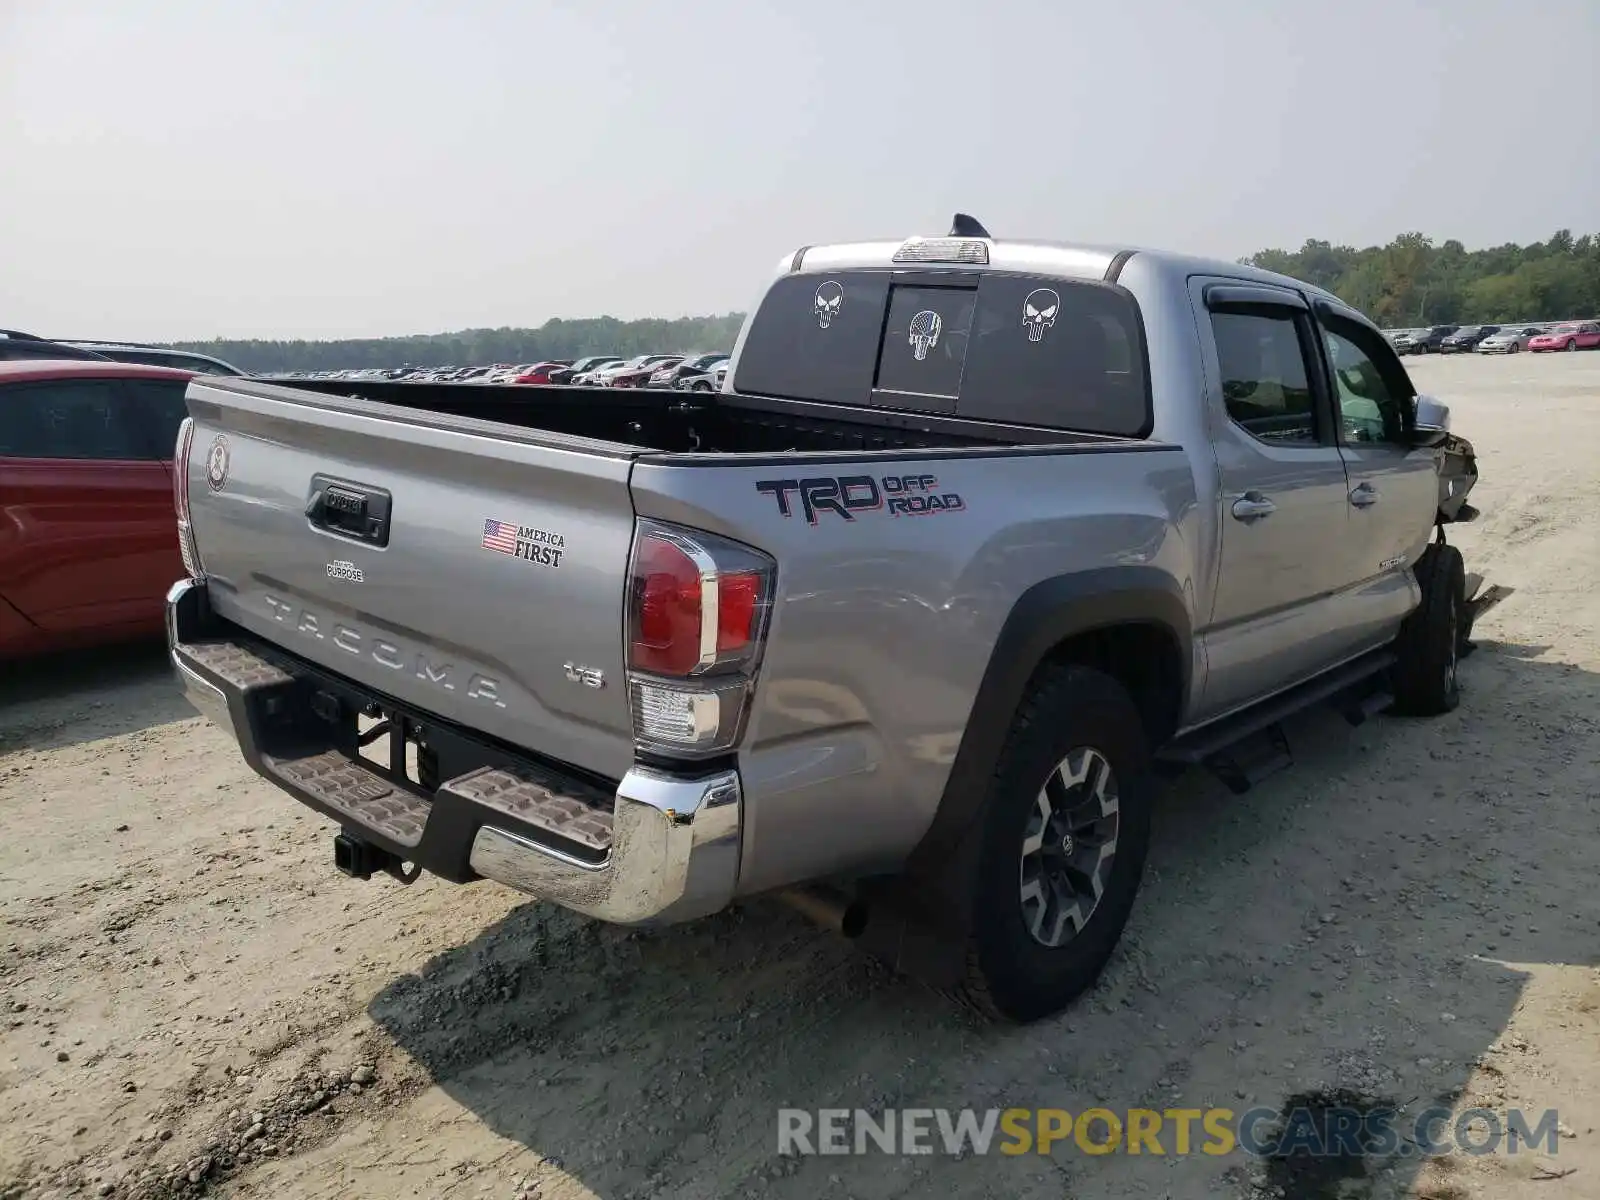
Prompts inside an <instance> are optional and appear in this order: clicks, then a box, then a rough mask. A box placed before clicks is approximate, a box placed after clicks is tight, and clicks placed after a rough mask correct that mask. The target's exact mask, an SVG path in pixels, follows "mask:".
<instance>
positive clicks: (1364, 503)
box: [1350, 483, 1382, 508]
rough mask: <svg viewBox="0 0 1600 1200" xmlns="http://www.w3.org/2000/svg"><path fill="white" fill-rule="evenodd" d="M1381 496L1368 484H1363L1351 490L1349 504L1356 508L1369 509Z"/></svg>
mask: <svg viewBox="0 0 1600 1200" xmlns="http://www.w3.org/2000/svg"><path fill="white" fill-rule="evenodd" d="M1381 495H1382V493H1381V492H1379V491H1378V489H1377V488H1375V487H1373V486H1372V485H1371V484H1370V483H1363V484H1360V485H1358V486H1357V487H1355V488H1353V489H1352V490H1351V492H1350V503H1351V504H1354V505H1355V506H1356V507H1357V508H1371V507H1372V506H1373V505H1374V504H1376V503H1377V502H1378V498H1379V496H1381Z"/></svg>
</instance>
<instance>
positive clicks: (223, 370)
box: [72, 342, 250, 375]
mask: <svg viewBox="0 0 1600 1200" xmlns="http://www.w3.org/2000/svg"><path fill="white" fill-rule="evenodd" d="M72 345H74V346H77V347H79V348H80V349H83V350H92V351H94V353H96V354H98V355H100V356H102V357H103V358H109V359H113V360H114V361H116V362H126V363H143V364H144V365H145V366H150V367H172V368H174V369H176V370H179V371H193V372H195V373H196V374H198V375H248V374H249V373H250V372H248V371H241V370H240V369H239V368H238V367H236V366H234V365H233V364H232V363H230V362H224V361H223V360H222V359H220V358H214V357H212V356H211V355H209V354H197V353H195V352H194V351H192V350H170V349H168V348H166V347H165V346H142V345H139V344H137V343H134V342H73V343H72Z"/></svg>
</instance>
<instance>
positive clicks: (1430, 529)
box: [168, 218, 1494, 1021]
mask: <svg viewBox="0 0 1600 1200" xmlns="http://www.w3.org/2000/svg"><path fill="white" fill-rule="evenodd" d="M974 230H976V232H974ZM808 256H814V257H810V258H809V259H808ZM241 286H248V284H247V283H245V282H242V283H241ZM1319 346H1325V347H1326V350H1327V352H1326V353H1322V352H1320V351H1319V349H1318V347H1319ZM730 370H731V377H732V388H731V390H729V391H727V392H724V393H723V394H722V395H721V397H720V398H719V402H718V403H717V404H716V405H715V406H701V405H688V404H682V403H676V402H675V398H674V397H673V396H672V395H671V394H653V393H650V392H645V391H634V392H624V391H621V390H618V389H599V388H597V389H594V390H592V391H590V392H587V393H585V394H583V395H581V396H574V397H572V399H573V401H574V402H573V403H566V404H552V405H528V406H515V407H514V408H513V409H512V410H511V411H508V410H507V409H506V407H505V406H504V405H503V404H501V403H500V402H499V398H498V397H492V396H486V395H483V394H482V393H478V394H477V395H480V396H483V406H482V408H481V410H475V406H474V399H475V397H474V394H473V393H471V391H470V389H450V388H430V387H427V386H425V385H424V386H404V385H394V384H388V383H382V382H379V383H373V384H362V385H360V386H359V387H357V388H355V389H352V388H351V386H350V385H349V384H344V383H316V382H306V383H302V384H298V385H296V386H294V387H291V388H284V387H280V386H269V385H265V384H260V383H255V382H252V381H249V380H225V379H217V378H212V377H204V378H198V379H196V380H195V381H194V382H193V383H192V384H191V385H190V391H189V405H190V409H191V413H192V416H191V419H190V421H189V422H187V423H186V424H185V427H184V432H183V434H182V435H181V438H180V445H181V446H182V447H183V448H184V449H183V453H182V456H181V462H180V464H179V468H178V470H179V476H180V479H181V480H183V481H185V483H186V488H185V489H183V490H182V491H181V495H182V496H183V497H184V500H183V502H182V504H181V506H180V513H179V529H180V536H181V537H183V538H184V540H185V543H186V545H187V547H188V561H189V563H190V577H189V578H187V579H185V580H182V581H180V582H179V583H178V584H177V585H176V586H175V587H174V588H173V590H172V592H171V594H170V613H171V618H170V621H169V626H168V628H169V630H170V632H171V639H172V653H173V658H174V662H175V663H176V664H177V667H178V670H179V672H180V674H181V676H182V678H183V679H184V680H185V683H186V687H187V689H188V691H189V694H190V695H191V696H192V697H193V698H194V700H195V703H196V704H197V706H199V707H201V708H202V710H203V711H205V712H206V713H207V714H209V715H210V716H211V718H212V719H213V720H215V721H217V722H218V723H219V724H220V725H221V727H222V728H223V729H224V730H227V731H228V732H230V733H231V734H232V735H233V736H234V738H235V739H236V740H237V743H238V745H239V746H240V748H241V751H242V752H243V754H244V756H245V758H246V760H247V761H248V762H249V764H250V765H251V767H252V768H253V769H254V770H256V771H257V772H259V773H260V774H261V775H262V776H263V777H264V778H266V779H267V780H269V781H270V782H272V783H273V784H275V785H276V786H278V787H280V788H282V789H283V790H284V791H286V792H287V793H289V795H290V796H292V797H293V798H294V799H295V800H296V801H298V802H300V803H302V804H305V805H307V806H308V807H310V808H311V809H313V810H315V811H317V812H320V813H322V814H324V815H326V816H328V817H330V818H332V819H333V820H334V821H336V822H337V823H338V825H339V827H340V833H339V835H338V836H337V837H336V838H335V839H334V862H335V865H336V866H338V867H339V868H340V869H341V870H343V871H344V872H345V873H346V874H349V875H353V876H356V877H360V878H370V877H371V876H372V875H373V874H377V873H384V872H389V873H393V874H395V875H398V876H400V877H401V878H403V879H405V880H406V881H407V882H409V881H410V879H412V878H414V875H413V874H412V872H415V871H430V872H433V873H435V874H437V875H439V876H441V877H443V878H445V879H448V880H451V881H455V882H460V883H466V882H470V881H473V880H476V879H480V878H488V879H494V880H498V881H500V882H502V883H505V884H508V885H510V886H512V887H516V888H520V889H522V890H524V891H526V892H528V893H530V894H533V895H536V896H538V897H540V898H542V899H543V900H546V901H549V902H553V903H557V904H562V905H565V906H567V907H569V908H572V909H576V910H578V911H580V912H583V913H586V914H588V915H590V916H592V917H595V918H599V919H602V920H606V921H611V922H615V923H620V924H628V925H632V924H662V923H670V922H674V921H682V920H688V919H691V918H694V917H699V916H703V915H705V914H708V913H711V912H714V911H717V910H720V909H722V908H724V907H726V906H727V905H729V904H731V903H733V902H735V901H736V900H737V899H739V898H741V897H745V896H755V895H760V894H767V893H777V894H779V895H782V896H784V897H785V898H786V899H788V900H790V901H791V902H792V903H794V904H795V906H796V907H797V908H801V909H802V910H803V911H806V912H808V913H810V914H811V915H813V916H816V917H818V918H819V919H821V920H822V921H823V922H824V923H826V924H828V925H829V926H831V927H832V928H834V929H837V930H840V931H842V932H844V933H846V934H847V935H848V936H851V937H855V938H858V939H859V942H860V944H861V945H863V946H865V947H867V948H869V949H870V950H872V951H874V952H876V953H879V954H882V955H883V956H884V957H885V958H886V959H888V960H889V961H890V962H892V963H894V964H896V965H898V966H900V967H902V968H904V969H907V970H911V971H914V972H915V973H917V974H920V975H923V976H924V977H925V978H927V979H929V980H930V981H931V982H933V983H934V984H936V985H937V986H939V987H942V988H945V989H948V990H950V991H952V992H955V993H956V994H958V995H960V996H962V997H963V998H964V999H965V1000H966V1001H967V1002H968V1003H970V1004H971V1005H973V1007H975V1008H976V1009H978V1010H979V1011H981V1012H983V1013H985V1014H988V1015H990V1016H999V1017H1003V1018H1006V1019H1010V1020H1018V1021H1026V1020H1032V1019H1035V1018H1038V1017H1041V1016H1044V1015H1046V1014H1049V1013H1052V1012H1054V1011H1056V1010H1058V1009H1060V1008H1061V1007H1063V1006H1064V1005H1065V1004H1066V1003H1068V1002H1069V1001H1070V1000H1071V999H1072V998H1073V997H1074V996H1076V995H1077V994H1078V993H1080V992H1081V991H1083V990H1084V989H1085V988H1087V987H1088V986H1089V985H1090V984H1091V983H1092V982H1093V980H1094V979H1095V977H1096V976H1097V974H1098V973H1099V971H1100V970H1101V968H1102V966H1103V965H1104V964H1105V962H1106V961H1107V959H1108V958H1109V957H1110V955H1111V954H1112V952H1113V950H1114V948H1115V947H1116V945H1117V942H1118V939H1119V937H1120V936H1121V933H1122V929H1123V926H1124V924H1125V922H1126V921H1127V919H1128V916H1129V913H1130V911H1131V910H1132V907H1133V904H1134V900H1135V896H1136V893H1137V891H1138V889H1139V885H1140V878H1141V874H1142V871H1143V866H1144V860H1145V854H1146V848H1147V846H1148V845H1149V841H1150V835H1151V823H1152V821H1153V820H1154V819H1155V818H1156V815H1157V814H1156V813H1155V805H1154V799H1155V795H1156V774H1157V772H1156V766H1157V763H1158V762H1159V763H1164V764H1171V765H1179V764H1185V763H1196V764H1199V763H1203V764H1206V765H1208V766H1209V767H1210V768H1211V769H1212V770H1214V771H1216V772H1217V773H1218V774H1219V775H1220V776H1221V777H1222V778H1223V779H1224V780H1225V781H1226V782H1228V783H1229V785H1230V786H1232V787H1234V788H1236V789H1241V790H1242V789H1243V788H1247V787H1249V786H1250V785H1251V784H1252V783H1253V782H1255V781H1256V780H1257V779H1259V778H1260V777H1261V776H1262V774H1264V773H1265V772H1267V771H1269V770H1271V769H1273V768H1276V767H1282V766H1284V765H1286V764H1287V762H1288V747H1287V742H1286V740H1283V739H1281V737H1277V736H1271V735H1272V734H1276V733H1277V732H1278V724H1279V722H1280V721H1281V720H1282V719H1283V718H1284V717H1285V716H1286V715H1287V714H1289V713H1291V712H1294V711H1296V710H1298V709H1301V708H1304V707H1306V706H1308V705H1310V704H1312V703H1320V702H1323V701H1325V700H1330V699H1331V700H1333V701H1334V703H1335V704H1336V705H1337V706H1338V707H1339V709H1340V710H1341V711H1343V712H1344V713H1345V714H1346V716H1348V717H1349V719H1350V720H1352V721H1353V722H1359V721H1361V720H1364V719H1366V718H1368V717H1369V716H1371V715H1373V714H1375V713H1377V712H1378V711H1381V710H1383V709H1385V708H1387V707H1388V706H1390V705H1391V704H1392V705H1394V706H1395V707H1397V708H1398V709H1399V710H1401V711H1403V712H1406V713H1410V714H1415V715H1431V714H1437V713H1443V712H1447V711H1449V710H1451V709H1453V708H1454V707H1455V706H1456V705H1457V702H1458V700H1459V695H1460V693H1459V691H1458V684H1457V661H1458V656H1459V655H1460V653H1461V651H1462V648H1463V645H1464V643H1465V640H1466V638H1467V636H1468V633H1469V632H1470V629H1471V626H1472V622H1473V619H1474V617H1475V616H1476V614H1477V613H1479V612H1481V610H1482V608H1483V607H1485V606H1486V604H1487V603H1490V602H1492V600H1493V598H1494V597H1493V595H1492V593H1485V595H1484V596H1481V597H1480V596H1478V595H1477V594H1476V585H1475V584H1473V583H1469V582H1468V577H1467V576H1466V575H1465V571H1464V567H1463V563H1462V557H1461V554H1460V553H1459V552H1458V551H1457V550H1456V549H1455V548H1454V547H1453V546H1450V545H1448V544H1446V540H1445V529H1446V527H1447V526H1448V524H1449V523H1450V522H1452V521H1453V520H1458V519H1469V518H1470V517H1471V516H1472V515H1475V514H1474V512H1473V510H1472V509H1471V508H1470V506H1469V505H1468V504H1467V501H1466V497H1467V494H1468V492H1469V490H1470V489H1471V488H1472V486H1473V484H1474V482H1475V481H1476V478H1477V467H1476V460H1475V457H1474V455H1473V452H1472V447H1471V445H1470V444H1469V443H1467V442H1466V441H1465V440H1463V439H1461V438H1459V437H1457V436H1456V435H1454V434H1453V433H1452V432H1451V431H1450V429H1449V413H1448V410H1447V409H1446V408H1445V406H1444V405H1442V404H1440V403H1438V402H1437V401H1433V400H1429V399H1426V398H1423V397H1419V396H1418V395H1417V393H1416V389H1415V388H1414V386H1413V385H1412V382H1411V380H1410V378H1409V377H1408V375H1407V373H1406V370H1405V367H1404V365H1403V364H1402V363H1401V362H1400V360H1399V359H1398V357H1397V356H1396V355H1395V354H1394V353H1393V351H1392V350H1391V348H1390V346H1389V345H1388V343H1387V342H1386V341H1385V340H1384V338H1383V336H1382V335H1381V334H1380V333H1379V331H1378V330H1377V328H1376V327H1375V326H1373V325H1372V324H1371V323H1370V322H1369V321H1367V320H1366V319H1365V318H1364V317H1362V316H1361V314H1359V313H1357V312H1355V311H1354V310H1352V309H1350V308H1349V307H1347V306H1346V305H1344V304H1343V303H1341V302H1340V301H1339V300H1338V299H1336V298H1335V297H1334V296H1332V295H1330V294H1329V293H1327V292H1324V291H1322V290H1320V289H1318V288H1315V287H1312V286H1310V285H1307V284H1305V283H1302V282H1299V281H1297V280H1294V279H1290V278H1286V277H1284V276H1281V275H1275V274H1271V273H1268V272H1265V271H1261V270H1257V269H1253V268H1250V267H1246V266H1243V265H1240V264H1239V263H1236V262H1222V261H1218V262H1202V261H1198V260H1196V259H1193V258H1190V257H1187V256H1173V255H1167V254H1162V253H1160V252H1155V251H1149V250H1134V249H1132V248H1128V249H1124V250H1121V251H1120V252H1119V251H1117V250H1116V249H1115V248H1111V249H1105V250H1100V249H1092V248H1089V247H1075V248H1072V249H1071V250H1069V251H1065V252H1064V251H1063V249H1062V248H1061V247H1060V246H1058V245H1055V244H1038V243H1031V242H1028V241H1025V240H1021V239H1016V240H1013V239H1007V240H1003V241H996V240H992V239H990V238H989V236H988V235H987V233H985V232H983V231H982V229H981V227H978V226H976V223H975V222H973V221H972V220H971V219H970V218H958V219H957V221H956V222H955V223H954V226H953V228H952V231H951V234H950V235H949V236H943V237H933V238H913V239H911V240H909V241H908V242H905V243H903V244H902V243H900V242H890V243H885V242H871V243H862V244H856V245H846V246H830V247H826V248H823V249H812V248H807V249H802V250H800V251H799V252H795V253H788V254H785V255H784V256H783V258H782V260H781V263H780V265H779V266H778V267H777V268H776V272H775V277H774V279H773V281H772V283H771V285H770V287H769V288H768V290H767V292H766V295H765V298H764V299H763V300H762V301H761V302H760V303H759V304H758V305H757V306H756V308H755V309H754V311H753V312H752V313H751V314H750V315H749V316H748V317H747V318H746V320H745V323H744V327H743V329H742V330H741V332H740V334H739V337H738V342H737V344H736V348H735V351H734V357H733V359H732V365H731V368H730ZM463 392H466V395H463V394H462V393H463ZM352 393H353V394H352ZM412 412H415V413H416V416H415V417H412V416H411V415H410V413H412ZM352 422H355V423H359V425H360V427H361V428H362V430H363V436H362V437H361V438H359V439H353V438H348V437H333V436H330V434H331V432H332V431H333V430H335V429H346V428H349V427H350V426H351V424H352ZM493 422H500V423H501V429H502V430H503V432H501V433H500V434H499V435H498V436H497V435H496V432H495V427H494V425H493V424H492V423H493ZM267 561H270V563H271V568H272V569H271V571H270V573H268V572H266V571H263V570H262V569H261V566H260V565H261V564H262V563H263V562H267ZM212 580H215V581H218V582H215V583H213V582H211V581H212ZM222 581H225V583H224V582H222ZM530 613H534V614H536V616H537V619H535V620H530V619H529V614H530ZM930 648H931V649H930ZM363 721H373V722H379V721H381V722H382V724H381V725H379V724H374V725H372V726H371V727H368V726H365V725H363V724H362V722H363ZM1395 736H1396V737H1406V736H1423V735H1421V734H1420V732H1416V731H1415V727H1414V726H1413V727H1406V728H1402V729H1398V730H1396V731H1395ZM382 738H387V739H389V740H388V743H387V746H384V745H382V744H380V739H382ZM363 749H365V753H363ZM264 861H270V859H269V860H264ZM329 903H330V905H337V904H338V903H339V901H338V900H337V899H336V898H332V899H330V901H329Z"/></svg>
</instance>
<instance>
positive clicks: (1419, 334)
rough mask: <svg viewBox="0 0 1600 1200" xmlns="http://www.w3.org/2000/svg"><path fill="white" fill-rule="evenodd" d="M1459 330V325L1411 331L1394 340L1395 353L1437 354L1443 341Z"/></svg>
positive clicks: (1434, 326) (1437, 326) (1433, 326)
mask: <svg viewBox="0 0 1600 1200" xmlns="http://www.w3.org/2000/svg"><path fill="white" fill-rule="evenodd" d="M1460 328H1461V326H1459V325H1432V326H1429V327H1428V328H1427V329H1413V330H1412V331H1411V332H1409V333H1403V334H1401V335H1400V336H1399V337H1397V338H1395V340H1394V343H1393V344H1394V349H1395V353H1396V354H1437V353H1438V352H1439V347H1440V345H1441V344H1442V343H1443V342H1444V339H1445V338H1447V337H1449V336H1450V335H1451V334H1452V333H1454V332H1455V331H1456V330H1458V329H1460Z"/></svg>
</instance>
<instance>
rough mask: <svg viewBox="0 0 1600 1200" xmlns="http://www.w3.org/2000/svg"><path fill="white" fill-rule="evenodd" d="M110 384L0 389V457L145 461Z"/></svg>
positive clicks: (134, 425) (66, 382) (65, 382)
mask: <svg viewBox="0 0 1600 1200" xmlns="http://www.w3.org/2000/svg"><path fill="white" fill-rule="evenodd" d="M125 409H126V404H125V401H124V398H123V397H122V395H121V392H120V391H119V389H118V385H117V383H116V381H115V380H110V379H62V380H52V381H49V382H41V383H19V384H11V385H9V386H6V387H0V456H3V457H7V458H79V459H102V460H111V461H128V460H136V459H144V458H149V457H150V454H149V453H148V450H147V444H148V443H147V441H146V438H145V436H144V435H143V432H142V431H141V430H140V428H139V422H138V421H136V420H130V419H129V414H128V413H127V412H126V411H125Z"/></svg>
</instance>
